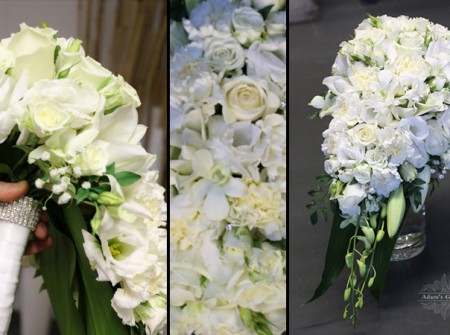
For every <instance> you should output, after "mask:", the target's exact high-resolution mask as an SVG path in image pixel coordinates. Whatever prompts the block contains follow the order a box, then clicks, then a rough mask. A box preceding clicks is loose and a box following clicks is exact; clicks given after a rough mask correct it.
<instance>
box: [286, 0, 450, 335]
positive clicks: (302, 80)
mask: <svg viewBox="0 0 450 335" xmlns="http://www.w3.org/2000/svg"><path fill="white" fill-rule="evenodd" d="M289 6H290V7H289V22H290V25H289V41H288V43H289V44H288V45H289V65H288V66H289V139H288V140H289V142H288V143H290V145H289V156H288V157H289V171H290V172H289V209H290V211H289V236H290V241H291V243H289V314H290V326H289V330H290V331H289V333H290V334H301V335H315V334H318V335H321V334H324V335H325V334H334V335H340V334H351V335H357V334H358V335H359V334H365V335H367V334H385V335H391V334H447V333H448V329H449V327H450V318H444V317H443V316H442V315H441V314H440V312H439V311H438V312H434V311H433V310H425V309H424V308H423V307H422V306H421V304H420V303H419V302H418V301H417V300H418V293H419V291H420V289H421V288H422V287H423V286H424V285H427V284H433V283H435V282H436V281H438V282H439V281H440V280H441V278H442V277H443V275H444V274H447V275H448V274H450V243H449V241H450V222H449V219H448V218H449V217H450V206H449V204H450V181H449V178H448V177H447V179H445V180H443V181H442V182H441V183H440V186H439V187H438V188H437V190H436V191H435V193H434V194H433V195H432V196H431V198H430V200H429V202H428V203H427V205H426V206H427V247H426V249H425V251H424V252H423V253H422V254H421V255H419V256H417V257H416V258H414V259H412V260H409V261H403V262H395V263H391V265H390V269H389V273H388V277H387V280H386V286H385V290H384V292H383V294H382V297H381V301H380V304H378V303H377V302H376V301H375V300H374V299H372V297H369V294H368V293H367V294H366V296H365V300H364V309H363V310H362V314H361V317H360V322H359V324H358V325H357V327H356V328H353V327H352V325H351V322H350V321H348V320H343V319H342V313H343V309H344V306H345V304H344V301H343V292H344V288H345V283H346V280H347V275H348V274H347V273H346V272H345V270H344V271H343V273H342V274H341V276H340V277H339V278H338V280H337V282H336V283H335V284H334V286H332V287H331V288H330V289H329V290H328V292H327V293H325V294H324V295H323V296H322V297H321V298H319V299H318V300H316V301H314V302H313V303H310V304H308V305H305V306H303V307H301V305H302V304H303V303H305V302H306V301H307V300H308V299H309V298H311V297H312V295H313V293H314V290H315V288H316V287H317V286H318V284H319V282H320V278H321V274H322V269H323V266H324V261H325V252H326V247H327V244H328V237H329V232H330V226H331V223H330V222H327V223H325V222H319V223H317V225H316V226H312V225H311V224H310V223H309V215H310V214H311V213H310V212H309V211H308V210H307V209H306V207H305V206H306V204H307V203H309V202H310V198H309V196H308V195H307V191H309V190H311V189H314V188H315V187H316V186H317V184H316V181H315V177H316V176H317V175H319V174H322V173H323V172H324V170H323V161H324V158H323V154H322V152H321V143H322V141H323V138H322V132H323V131H324V130H325V129H326V128H327V126H328V123H329V122H330V118H325V119H322V120H318V119H316V120H309V119H308V117H309V116H311V115H312V114H313V113H314V111H315V109H313V108H312V107H309V106H308V103H309V101H310V100H311V99H312V98H313V97H314V96H315V95H317V94H321V93H323V92H325V89H326V88H325V86H323V85H322V80H323V79H324V78H325V77H326V76H329V75H331V66H332V64H333V62H334V59H335V57H336V54H337V51H338V49H339V44H340V43H341V42H343V41H345V40H348V39H350V38H351V36H352V35H353V30H354V29H355V28H356V27H357V25H358V24H359V23H360V22H361V21H362V20H364V19H366V18H367V14H369V13H370V14H372V15H383V14H387V15H389V16H399V15H408V16H412V17H418V16H419V17H425V18H427V19H429V20H430V21H432V22H434V23H440V24H441V25H444V26H446V27H450V2H449V1H447V0H427V1H423V0H378V1H360V0H341V1H335V0H317V1H312V0H290V1H289ZM293 241H295V242H293ZM443 308H447V310H450V302H448V303H447V305H446V306H444V307H443Z"/></svg>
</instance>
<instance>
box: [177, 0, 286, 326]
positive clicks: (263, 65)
mask: <svg viewBox="0 0 450 335" xmlns="http://www.w3.org/2000/svg"><path fill="white" fill-rule="evenodd" d="M173 3H176V1H173ZM179 3H181V4H179V5H180V6H181V7H176V6H171V9H172V10H175V9H176V8H178V9H179V11H178V12H181V13H183V12H184V13H186V14H187V15H186V16H184V15H182V19H180V17H178V16H177V17H176V19H179V20H174V21H172V22H171V29H170V30H171V52H172V55H171V59H170V118H171V120H170V127H171V129H170V131H171V132H170V177H171V192H170V206H171V211H170V225H171V226H170V259H171V262H170V292H171V295H170V313H171V318H170V320H171V321H170V334H172V335H177V334H179V335H192V334H197V335H205V334H240V335H244V334H260V335H273V334H281V333H283V332H284V331H285V330H286V243H285V242H286V111H285V108H284V107H285V106H284V105H283V103H282V101H283V100H285V97H286V12H285V11H284V1H278V2H277V4H275V2H274V1H269V3H270V4H271V5H269V6H268V7H264V8H263V7H261V6H258V3H259V4H261V2H260V1H253V2H252V4H253V6H250V5H249V4H250V1H229V0H207V1H186V3H185V4H186V5H187V8H186V7H185V6H184V5H185V4H184V3H183V2H182V1H181V2H179ZM262 3H264V1H262ZM265 3H266V4H267V3H268V2H265ZM172 14H174V12H172ZM175 16H176V15H175ZM172 17H174V15H173V16H172Z"/></svg>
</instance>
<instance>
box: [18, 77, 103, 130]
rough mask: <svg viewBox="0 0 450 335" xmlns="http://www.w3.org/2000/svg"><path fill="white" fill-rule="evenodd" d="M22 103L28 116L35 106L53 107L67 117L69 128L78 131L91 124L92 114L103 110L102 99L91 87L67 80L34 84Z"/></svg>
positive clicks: (43, 81) (42, 81) (44, 81)
mask: <svg viewBox="0 0 450 335" xmlns="http://www.w3.org/2000/svg"><path fill="white" fill-rule="evenodd" d="M23 103H24V104H26V105H27V108H28V109H29V110H30V114H33V113H34V112H33V110H34V109H35V107H36V106H39V105H42V104H44V103H46V104H49V105H53V106H54V108H56V109H60V110H61V111H63V112H64V113H65V114H67V115H68V117H69V120H67V122H68V125H69V126H70V128H72V129H80V128H82V127H84V126H86V125H88V124H91V123H92V122H93V117H94V114H95V113H96V112H97V111H101V110H103V106H104V99H103V98H101V97H100V96H99V95H98V93H97V91H96V90H94V89H92V88H91V87H86V88H83V87H80V86H79V85H77V84H76V83H75V82H74V81H72V80H68V79H55V80H40V81H38V82H36V83H35V84H34V86H33V87H32V88H31V89H30V90H29V91H28V92H27V95H26V96H25V98H24V100H23ZM48 112H50V111H48ZM53 131H54V130H53Z"/></svg>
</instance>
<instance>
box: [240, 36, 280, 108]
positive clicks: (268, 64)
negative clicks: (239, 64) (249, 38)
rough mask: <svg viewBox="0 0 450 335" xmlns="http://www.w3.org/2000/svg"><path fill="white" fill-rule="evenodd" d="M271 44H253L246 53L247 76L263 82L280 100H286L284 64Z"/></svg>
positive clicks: (273, 44) (275, 47)
mask: <svg viewBox="0 0 450 335" xmlns="http://www.w3.org/2000/svg"><path fill="white" fill-rule="evenodd" d="M277 50H278V46H277V45H276V44H275V43H273V42H265V43H259V42H255V43H253V44H252V45H251V46H250V48H249V49H248V53H247V74H248V76H250V77H252V78H259V79H262V80H265V81H266V82H267V84H268V88H269V89H270V90H271V91H273V92H274V93H275V94H276V95H277V96H278V98H280V99H281V100H283V99H285V98H286V63H285V61H284V60H283V59H281V58H280V57H279V56H278V55H277V54H276V51H277Z"/></svg>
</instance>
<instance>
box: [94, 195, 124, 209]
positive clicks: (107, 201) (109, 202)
mask: <svg viewBox="0 0 450 335" xmlns="http://www.w3.org/2000/svg"><path fill="white" fill-rule="evenodd" d="M97 201H98V203H99V204H102V205H106V206H118V205H121V204H123V203H124V200H123V199H122V197H120V196H118V195H117V194H114V193H111V192H103V193H101V194H100V195H99V196H98V198H97Z"/></svg>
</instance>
